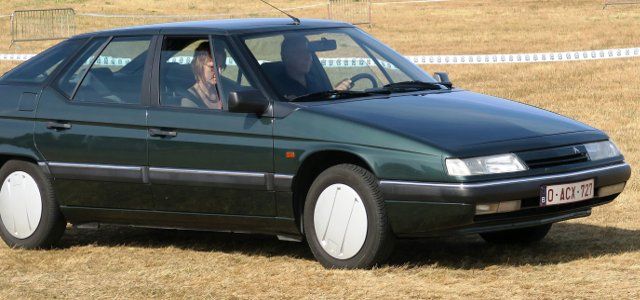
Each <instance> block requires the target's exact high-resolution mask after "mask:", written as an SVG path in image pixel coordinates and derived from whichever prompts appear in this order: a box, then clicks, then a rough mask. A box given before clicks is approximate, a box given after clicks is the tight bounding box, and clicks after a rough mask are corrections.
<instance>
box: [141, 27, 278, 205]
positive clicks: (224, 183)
mask: <svg viewBox="0 0 640 300" xmlns="http://www.w3.org/2000/svg"><path fill="white" fill-rule="evenodd" d="M211 53H215V54H214V55H211ZM158 64H159V66H158V68H159V76H158V77H159V78H158V81H157V82H158V83H159V86H158V88H157V90H158V91H159V93H158V103H157V107H155V108H152V109H150V110H149V119H148V125H149V136H150V137H149V166H150V168H149V178H150V182H151V186H152V190H153V195H154V199H155V204H156V209H157V210H160V211H171V212H189V213H209V214H225V215H250V216H275V215H276V205H275V199H274V193H273V191H272V188H270V185H271V181H270V180H269V179H270V177H269V176H270V175H271V174H272V172H273V139H272V127H273V126H272V125H273V124H272V121H273V120H272V118H269V117H260V116H256V115H252V114H241V113H231V112H229V111H228V110H227V97H228V94H229V92H231V91H233V90H237V89H249V88H252V85H251V83H249V81H248V80H247V78H246V76H244V75H243V72H242V70H241V68H240V67H239V66H238V64H236V63H235V60H234V59H233V55H232V54H231V51H230V50H229V47H228V43H227V42H226V41H225V40H224V39H222V38H219V39H210V38H209V37H207V36H200V37H197V36H196V37H193V36H190V37H182V36H166V37H164V39H163V41H162V49H161V51H160V59H159V63H158Z"/></svg>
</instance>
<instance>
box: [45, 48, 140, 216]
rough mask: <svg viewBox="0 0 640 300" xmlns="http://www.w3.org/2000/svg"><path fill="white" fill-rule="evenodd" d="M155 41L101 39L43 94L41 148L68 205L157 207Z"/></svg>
mask: <svg viewBox="0 0 640 300" xmlns="http://www.w3.org/2000/svg"><path fill="white" fill-rule="evenodd" d="M151 39H152V37H151V36H136V37H114V38H106V37H105V38H94V39H93V40H92V41H90V42H89V43H88V44H87V45H86V46H85V49H84V50H83V52H82V53H81V54H79V56H78V57H77V58H76V59H75V61H74V62H72V63H71V64H70V65H69V67H68V68H67V69H66V70H65V71H64V72H62V74H61V76H60V78H59V79H57V80H56V81H55V82H54V83H52V84H51V86H50V87H48V88H46V89H45V90H44V91H43V94H42V96H41V100H40V101H39V105H38V108H37V117H36V118H37V121H36V124H35V143H36V145H37V148H38V149H39V150H40V151H41V152H42V154H43V156H44V157H45V159H46V160H47V164H48V168H49V170H50V172H51V174H52V176H53V178H54V181H53V184H54V189H55V190H56V192H57V193H56V197H57V200H58V201H59V202H60V204H61V205H63V206H69V207H91V208H118V209H147V210H149V209H153V199H152V197H151V193H150V188H149V186H148V184H145V182H144V178H143V177H144V176H143V170H145V168H146V165H147V127H146V114H147V108H146V105H144V103H143V102H142V99H143V98H144V97H143V95H142V94H143V93H142V85H143V77H144V74H145V73H147V72H145V66H147V65H150V63H147V59H148V55H147V52H148V50H149V48H150V47H149V46H150V42H151Z"/></svg>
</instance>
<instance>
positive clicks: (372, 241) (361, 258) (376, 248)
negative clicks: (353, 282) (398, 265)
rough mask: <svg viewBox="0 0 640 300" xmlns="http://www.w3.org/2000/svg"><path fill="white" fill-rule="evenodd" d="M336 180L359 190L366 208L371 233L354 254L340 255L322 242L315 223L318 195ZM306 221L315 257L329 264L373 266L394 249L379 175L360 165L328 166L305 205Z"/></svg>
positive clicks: (323, 263)
mask: <svg viewBox="0 0 640 300" xmlns="http://www.w3.org/2000/svg"><path fill="white" fill-rule="evenodd" d="M333 184H345V185H347V186H349V187H351V188H352V189H353V190H355V191H356V192H357V193H358V196H360V198H361V199H362V204H363V205H364V207H365V210H366V216H367V233H366V237H365V240H364V244H363V245H362V247H361V248H360V250H359V251H358V252H357V254H355V255H354V256H353V257H351V258H348V259H337V258H334V257H333V256H331V255H329V254H328V253H327V252H326V251H325V250H324V249H323V248H322V246H321V245H320V242H319V241H318V238H317V236H316V231H315V227H314V211H315V207H316V202H317V201H318V197H319V196H320V194H321V193H322V191H324V189H325V188H327V187H329V186H330V185H333ZM303 214H304V215H303V225H304V231H305V236H306V240H307V243H308V244H309V247H310V248H311V251H312V252H313V255H314V256H315V258H316V259H317V260H318V261H319V262H320V264H322V265H323V266H324V267H325V268H340V269H358V268H371V267H374V266H376V265H378V264H381V263H383V262H384V261H386V259H387V258H388V257H389V255H390V254H391V252H392V251H393V248H394V245H395V236H394V235H393V232H392V231H391V227H390V225H389V222H388V219H387V213H386V209H385V206H384V200H383V199H382V194H381V193H380V191H379V189H378V180H377V178H376V177H375V176H374V175H373V174H372V173H371V172H369V171H367V170H366V169H364V168H361V167H359V166H356V165H351V164H341V165H336V166H333V167H330V168H328V169H327V170H325V171H324V172H322V173H321V174H320V175H318V177H317V178H316V179H315V180H314V182H313V184H312V185H311V188H310V189H309V192H308V193H307V197H306V202H305V205H304V213H303Z"/></svg>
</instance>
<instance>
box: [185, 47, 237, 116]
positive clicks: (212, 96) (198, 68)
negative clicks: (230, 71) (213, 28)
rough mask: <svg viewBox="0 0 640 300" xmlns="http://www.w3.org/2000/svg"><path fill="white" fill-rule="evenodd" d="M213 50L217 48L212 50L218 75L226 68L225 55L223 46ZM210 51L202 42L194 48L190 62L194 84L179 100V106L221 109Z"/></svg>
mask: <svg viewBox="0 0 640 300" xmlns="http://www.w3.org/2000/svg"><path fill="white" fill-rule="evenodd" d="M214 45H215V43H214ZM216 46H218V45H216ZM215 48H217V49H214V52H215V61H216V62H217V64H218V70H217V71H218V73H220V72H222V70H223V69H224V68H225V66H226V59H227V57H226V56H227V55H226V52H225V51H224V47H223V46H220V47H215ZM210 49H211V47H210V44H209V42H202V43H201V44H200V45H198V47H196V49H195V52H194V54H193V60H192V61H191V68H192V70H193V75H194V77H195V83H194V84H193V86H191V87H190V88H189V89H188V90H187V95H185V97H183V98H182V99H181V100H180V106H182V107H197V108H208V109H223V103H222V101H221V99H220V91H219V90H218V86H217V83H218V78H217V76H216V69H215V65H214V61H213V59H212V57H211V50H210Z"/></svg>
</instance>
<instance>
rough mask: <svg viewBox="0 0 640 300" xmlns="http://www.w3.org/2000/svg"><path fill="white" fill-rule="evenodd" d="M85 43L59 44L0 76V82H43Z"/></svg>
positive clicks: (77, 40)
mask: <svg viewBox="0 0 640 300" xmlns="http://www.w3.org/2000/svg"><path fill="white" fill-rule="evenodd" d="M86 41H87V40H86V39H74V40H66V41H64V42H61V43H59V44H57V45H55V46H53V47H51V48H49V49H48V50H46V51H44V52H42V53H41V54H39V55H36V56H34V57H33V58H31V59H29V60H28V61H26V62H24V63H23V64H21V65H20V66H18V67H16V68H15V69H13V70H11V71H9V72H8V73H7V74H5V75H4V76H2V78H1V79H0V81H11V82H27V83H41V82H44V81H45V80H46V79H47V78H49V75H51V73H53V71H55V69H56V68H57V67H58V66H60V65H61V64H62V63H63V62H64V61H65V60H66V59H67V58H68V57H69V56H71V54H73V53H74V52H75V51H76V50H78V48H80V46H82V44H83V43H84V42H86Z"/></svg>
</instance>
